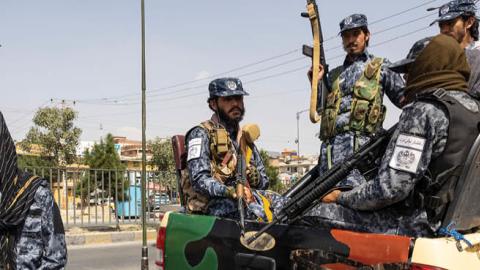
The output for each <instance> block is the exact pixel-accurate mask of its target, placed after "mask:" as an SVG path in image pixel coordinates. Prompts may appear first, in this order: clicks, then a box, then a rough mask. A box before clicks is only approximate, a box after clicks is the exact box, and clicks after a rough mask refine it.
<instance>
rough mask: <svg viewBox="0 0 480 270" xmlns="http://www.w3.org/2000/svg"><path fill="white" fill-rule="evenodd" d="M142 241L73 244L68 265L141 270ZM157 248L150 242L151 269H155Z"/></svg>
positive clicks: (86, 268)
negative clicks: (85, 244) (86, 244)
mask: <svg viewBox="0 0 480 270" xmlns="http://www.w3.org/2000/svg"><path fill="white" fill-rule="evenodd" d="M141 246H142V244H141V242H126V243H117V244H108V245H92V246H80V247H76V246H72V247H69V248H68V265H67V268H66V269H69V270H70V269H72V270H93V269H102V270H127V269H128V270H137V269H138V270H139V269H140V260H141V257H140V256H141ZM155 256H156V249H155V247H154V243H153V242H150V243H149V244H148V258H149V269H155Z"/></svg>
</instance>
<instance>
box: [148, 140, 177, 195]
mask: <svg viewBox="0 0 480 270" xmlns="http://www.w3.org/2000/svg"><path fill="white" fill-rule="evenodd" d="M148 144H149V146H150V148H151V149H152V154H153V156H152V159H151V161H150V164H151V165H152V166H155V167H156V169H157V170H158V171H159V173H160V175H159V176H158V177H155V179H158V183H159V184H160V185H162V186H164V187H166V188H167V191H168V192H169V193H170V195H172V194H171V193H172V192H173V191H174V190H177V182H176V175H175V160H174V159H173V148H172V141H171V139H170V138H158V137H157V138H155V139H153V140H151V141H149V143H148Z"/></svg>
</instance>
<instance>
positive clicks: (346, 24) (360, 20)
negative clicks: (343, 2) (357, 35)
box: [340, 14, 368, 34]
mask: <svg viewBox="0 0 480 270" xmlns="http://www.w3.org/2000/svg"><path fill="white" fill-rule="evenodd" d="M364 26H365V27H367V26H368V22H367V16H365V15H363V14H352V15H350V16H348V17H346V18H345V19H343V20H342V21H341V22H340V34H341V33H343V32H344V31H347V30H350V29H354V28H358V27H364Z"/></svg>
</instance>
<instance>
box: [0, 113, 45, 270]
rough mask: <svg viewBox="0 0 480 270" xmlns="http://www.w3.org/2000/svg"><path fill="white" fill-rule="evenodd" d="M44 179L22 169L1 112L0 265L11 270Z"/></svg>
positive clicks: (13, 267)
mask: <svg viewBox="0 0 480 270" xmlns="http://www.w3.org/2000/svg"><path fill="white" fill-rule="evenodd" d="M43 182H44V181H41V179H39V178H38V177H35V176H32V175H30V174H27V173H22V172H21V171H20V170H19V169H18V167H17V154H16V151H15V144H14V143H13V140H12V137H11V136H10V133H9V131H8V129H7V125H6V123H5V120H4V118H3V115H2V113H1V112H0V192H1V195H0V196H1V198H0V265H6V264H8V265H9V268H7V269H15V265H16V263H15V262H16V254H15V247H16V241H17V240H18V239H15V236H16V235H17V232H18V230H19V229H20V226H21V225H22V224H23V223H24V221H25V219H26V217H27V214H28V210H29V209H30V206H31V205H32V203H33V200H34V195H35V192H36V190H37V189H38V187H39V186H40V185H41V184H42V183H43ZM7 240H8V241H7Z"/></svg>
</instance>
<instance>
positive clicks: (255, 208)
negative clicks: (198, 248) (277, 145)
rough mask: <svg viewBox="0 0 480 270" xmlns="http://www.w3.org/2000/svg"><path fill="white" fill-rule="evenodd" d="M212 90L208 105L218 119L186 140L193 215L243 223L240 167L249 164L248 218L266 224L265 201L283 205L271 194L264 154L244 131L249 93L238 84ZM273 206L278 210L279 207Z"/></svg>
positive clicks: (219, 83)
mask: <svg viewBox="0 0 480 270" xmlns="http://www.w3.org/2000/svg"><path fill="white" fill-rule="evenodd" d="M208 90H209V94H210V96H209V98H208V100H207V103H208V106H209V108H210V109H211V110H212V111H213V115H212V117H211V118H210V120H207V121H204V122H202V123H201V124H200V125H198V126H195V127H193V128H192V129H190V130H189V131H188V132H187V134H186V136H185V146H186V150H187V153H188V157H187V169H188V178H185V177H184V179H183V180H182V189H183V193H184V194H185V195H186V199H187V205H186V208H187V212H190V213H198V214H207V215H214V216H221V217H230V218H237V217H238V216H239V213H238V205H237V192H238V191H236V189H235V185H236V175H237V162H239V161H240V160H239V158H243V159H245V163H246V178H247V181H246V185H245V186H246V188H245V197H244V198H245V202H246V205H247V209H246V210H247V217H249V218H253V219H256V218H258V219H259V220H265V219H266V218H267V217H266V216H270V217H271V213H270V212H269V211H270V210H269V208H270V207H268V206H265V205H264V202H265V199H267V201H270V202H272V201H277V200H275V198H277V197H278V194H274V193H273V192H268V191H265V189H267V187H268V183H269V181H268V177H267V174H266V171H265V166H264V164H263V161H262V158H261V156H260V152H259V151H258V149H257V147H256V146H255V144H254V142H253V141H252V140H249V139H248V137H251V136H250V135H251V134H248V133H249V131H246V130H245V128H242V129H241V128H240V125H239V124H240V121H242V119H243V116H244V114H245V106H244V103H243V97H244V96H246V95H248V93H247V92H245V91H244V90H243V86H242V82H241V81H240V80H239V79H238V78H219V79H216V80H213V81H212V82H210V84H209V86H208ZM247 126H248V125H247ZM250 126H252V125H250ZM254 126H255V127H256V125H254ZM256 128H257V129H258V127H256ZM258 134H259V132H258V131H257V135H258ZM271 206H272V207H274V208H275V203H273V204H272V205H271Z"/></svg>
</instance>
